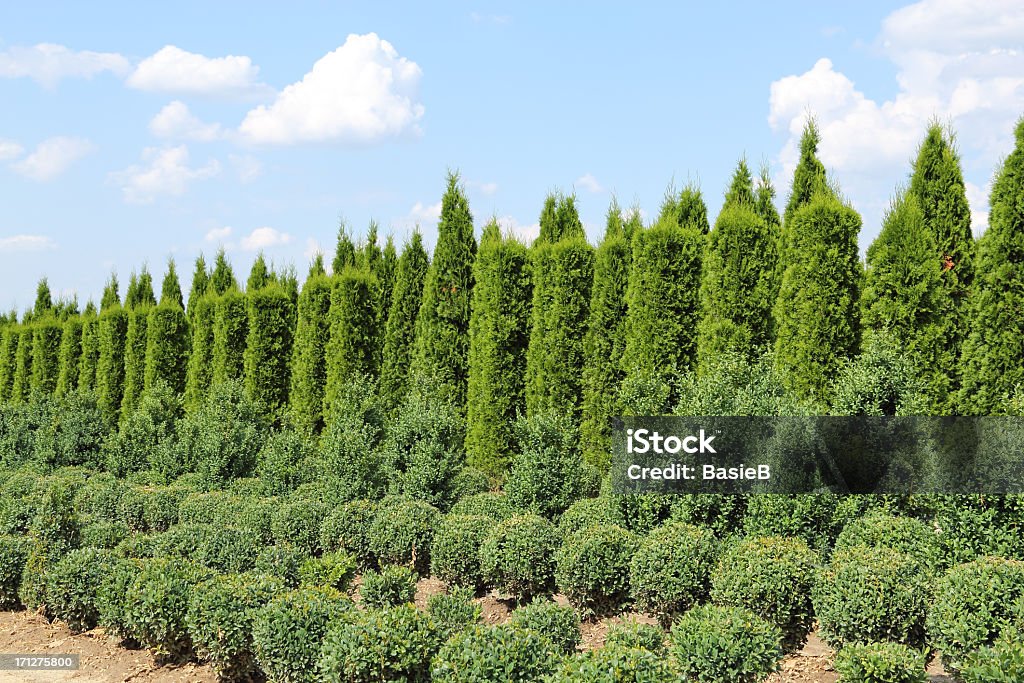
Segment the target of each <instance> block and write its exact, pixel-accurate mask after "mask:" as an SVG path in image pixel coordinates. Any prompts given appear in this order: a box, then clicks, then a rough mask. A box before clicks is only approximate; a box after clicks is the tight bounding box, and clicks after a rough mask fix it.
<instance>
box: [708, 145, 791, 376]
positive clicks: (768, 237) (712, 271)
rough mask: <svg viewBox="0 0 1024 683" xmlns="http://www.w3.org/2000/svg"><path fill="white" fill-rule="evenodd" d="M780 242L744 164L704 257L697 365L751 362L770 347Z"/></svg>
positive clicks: (726, 200)
mask: <svg viewBox="0 0 1024 683" xmlns="http://www.w3.org/2000/svg"><path fill="white" fill-rule="evenodd" d="M778 240H779V228H778V226H777V225H772V224H768V223H766V222H765V220H764V219H763V218H762V217H761V215H759V214H758V211H757V204H756V199H755V196H754V190H753V182H752V180H751V177H750V171H749V169H748V168H747V164H746V162H745V161H742V160H741V161H740V163H739V165H738V167H737V168H736V172H735V173H734V175H733V181H732V184H731V186H730V188H729V191H728V192H727V193H726V196H725V204H724V206H723V207H722V211H721V213H719V215H718V219H717V220H716V221H715V229H714V230H712V231H711V233H710V235H709V236H708V245H707V250H706V252H705V254H704V261H703V265H702V271H701V287H700V298H701V312H702V318H701V322H700V325H699V327H698V334H697V358H698V364H704V363H707V362H709V361H711V360H712V359H713V358H714V357H715V356H717V355H719V354H721V353H722V352H723V351H726V350H733V351H737V352H739V353H743V354H746V355H748V356H751V357H753V356H754V355H758V354H760V353H763V352H764V351H765V350H766V349H767V348H768V347H769V345H770V344H771V341H772V307H773V306H774V305H775V299H776V297H777V296H778V279H777V274H778V271H777V253H776V249H777V246H778Z"/></svg>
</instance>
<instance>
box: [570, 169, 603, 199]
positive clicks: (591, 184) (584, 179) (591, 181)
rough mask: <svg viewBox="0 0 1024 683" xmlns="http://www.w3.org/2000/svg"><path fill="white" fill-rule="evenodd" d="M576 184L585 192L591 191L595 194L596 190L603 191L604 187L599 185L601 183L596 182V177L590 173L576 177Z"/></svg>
mask: <svg viewBox="0 0 1024 683" xmlns="http://www.w3.org/2000/svg"><path fill="white" fill-rule="evenodd" d="M576 185H579V186H580V187H582V188H583V189H584V190H586V191H587V192H593V193H595V194H596V193H598V192H604V188H603V187H601V183H599V182H597V178H595V177H594V176H593V175H592V174H590V173H587V174H585V175H582V176H580V177H579V178H577V179H576Z"/></svg>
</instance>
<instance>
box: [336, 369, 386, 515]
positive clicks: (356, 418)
mask: <svg viewBox="0 0 1024 683" xmlns="http://www.w3.org/2000/svg"><path fill="white" fill-rule="evenodd" d="M339 395H340V396H341V398H340V400H339V401H338V402H337V403H336V405H335V406H334V408H333V410H332V412H331V413H330V414H329V415H328V416H327V429H326V431H325V432H324V435H323V438H322V439H321V441H320V452H321V457H322V459H323V468H324V471H326V472H330V473H332V474H334V475H336V476H337V477H339V478H340V481H341V482H342V484H343V487H342V488H343V490H342V492H341V493H343V496H342V498H343V499H344V500H355V499H358V498H374V499H375V498H379V497H380V496H381V495H382V493H383V491H384V486H385V483H386V476H387V473H386V472H385V471H384V467H383V464H382V462H381V460H382V459H381V457H380V453H379V452H378V446H379V445H380V442H381V439H382V438H383V434H384V411H383V408H382V405H381V402H380V400H379V399H378V397H377V393H376V387H375V385H374V382H373V381H372V380H371V379H370V378H369V377H366V376H365V375H357V376H356V377H354V378H353V379H352V380H351V381H349V382H345V383H344V384H343V385H342V386H341V391H340V394H339Z"/></svg>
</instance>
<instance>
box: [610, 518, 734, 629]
mask: <svg viewBox="0 0 1024 683" xmlns="http://www.w3.org/2000/svg"><path fill="white" fill-rule="evenodd" d="M714 562H715V538H714V536H713V535H712V533H711V532H710V531H707V530H704V529H701V528H699V527H695V526H692V525H690V524H685V523H682V522H674V523H671V524H666V525H664V526H661V527H658V528H657V529H655V530H654V531H652V532H651V533H649V534H648V535H647V537H646V538H644V539H643V540H641V542H640V547H639V549H638V550H637V552H636V554H635V555H634V556H633V560H632V561H631V562H630V566H629V581H630V586H631V588H632V593H633V599H634V600H635V601H636V606H637V607H638V608H639V609H640V610H643V611H645V612H649V613H651V614H652V615H654V616H655V617H657V618H658V620H659V621H660V622H661V623H662V625H664V626H667V625H668V624H669V623H670V622H671V620H672V618H673V617H674V616H675V615H676V614H679V613H681V612H684V611H686V610H687V609H689V608H690V607H692V606H694V605H698V604H700V603H701V602H703V601H704V600H706V598H707V596H708V583H709V580H710V575H711V568H712V567H713V565H714Z"/></svg>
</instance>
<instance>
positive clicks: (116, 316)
mask: <svg viewBox="0 0 1024 683" xmlns="http://www.w3.org/2000/svg"><path fill="white" fill-rule="evenodd" d="M114 293H115V295H116V283H115V290H114ZM104 298H106V295H104ZM114 300H115V301H116V296H115V297H114ZM97 331H98V333H99V334H98V342H99V344H98V346H99V354H98V356H97V359H96V400H97V402H98V403H99V406H100V409H101V410H102V411H103V412H104V413H105V414H106V416H107V418H108V419H109V420H110V421H111V422H116V421H117V420H118V417H119V416H120V413H121V399H122V398H123V397H124V376H125V342H126V338H127V335H128V313H127V311H125V310H124V308H122V307H121V305H120V304H118V303H114V304H113V305H111V306H110V307H109V308H107V309H105V310H103V311H101V312H100V316H99V323H98V328H97Z"/></svg>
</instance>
